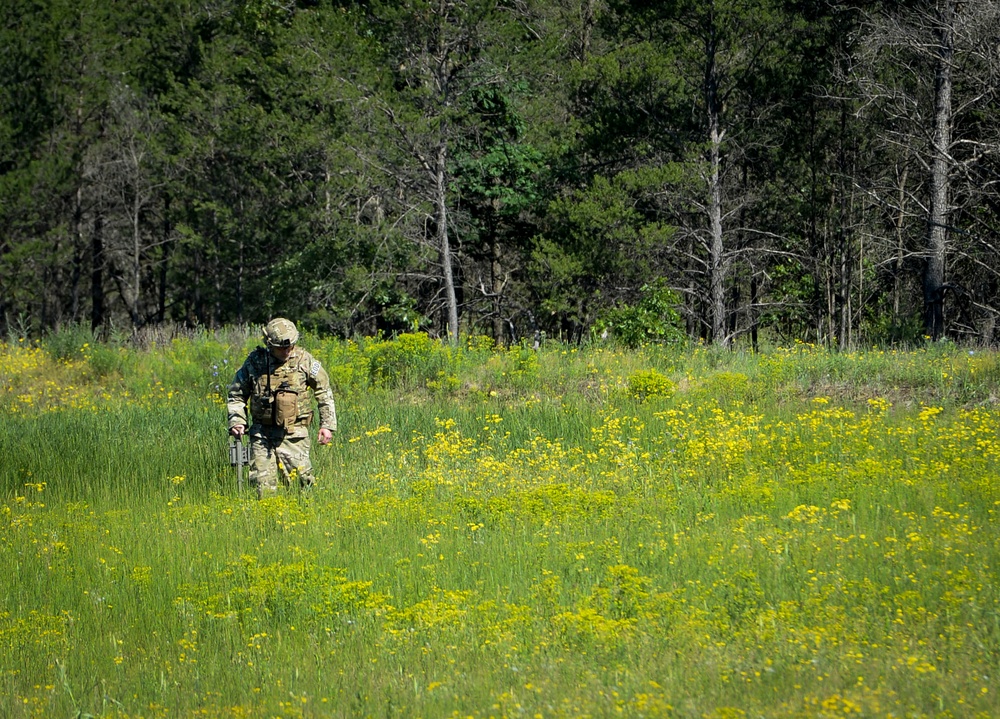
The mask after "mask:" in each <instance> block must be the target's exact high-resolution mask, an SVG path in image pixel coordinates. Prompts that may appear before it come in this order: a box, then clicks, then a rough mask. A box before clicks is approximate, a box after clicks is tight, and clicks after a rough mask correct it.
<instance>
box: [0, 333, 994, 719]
mask: <svg viewBox="0 0 1000 719" xmlns="http://www.w3.org/2000/svg"><path fill="white" fill-rule="evenodd" d="M303 343H304V345H305V346H307V347H308V348H309V349H310V350H311V351H313V352H314V354H316V355H317V356H318V357H319V358H320V359H321V360H322V361H323V362H324V364H325V365H326V366H327V367H328V369H329V371H330V375H331V377H332V379H333V381H334V383H335V385H336V388H337V395H336V399H337V402H338V414H339V417H340V431H339V432H338V433H337V434H336V435H335V439H334V442H333V444H332V445H331V446H329V447H322V448H320V447H315V446H314V449H313V457H314V462H315V464H316V466H317V474H318V478H319V484H318V486H317V488H316V489H315V490H314V491H313V492H312V493H311V494H309V495H306V496H303V495H300V494H299V493H298V492H291V493H288V494H284V495H281V496H279V497H277V498H274V499H268V500H264V501H260V502H258V501H257V500H256V499H255V498H254V495H253V494H252V493H250V492H245V493H242V494H241V493H240V492H239V491H238V489H237V486H236V477H235V471H234V470H233V469H231V468H230V467H229V466H228V455H227V448H226V438H225V434H224V428H223V424H224V411H223V405H222V402H221V398H220V395H219V391H220V388H221V389H224V387H225V385H226V383H227V382H228V381H229V379H230V378H231V376H232V374H233V372H234V370H235V368H236V366H238V364H239V363H240V362H241V361H242V359H243V357H244V356H245V354H246V351H247V350H248V349H249V348H250V347H252V345H253V342H252V340H250V341H248V340H246V338H245V336H243V335H240V334H239V333H237V332H232V333H230V334H228V335H224V336H223V335H215V336H199V337H194V338H187V339H175V340H164V341H161V342H159V343H149V346H146V347H143V348H142V349H136V348H130V347H116V346H113V345H106V344H96V343H93V341H88V339H87V338H86V336H84V335H82V334H81V333H73V332H64V333H62V334H60V335H56V336H54V337H51V338H49V339H48V340H46V341H45V342H43V343H41V344H37V343H36V344H32V343H28V342H23V341H22V342H14V343H8V344H5V345H0V408H2V410H3V414H4V421H3V422H2V423H0V460H2V461H0V490H2V497H0V566H2V567H4V569H5V573H6V576H5V578H4V580H3V582H2V583H0V716H2V717H11V718H17V717H29V716H46V717H50V716H51V717H88V716H90V717H122V718H123V717H195V716H197V717H326V716H333V717H355V716H372V717H394V716H399V717H428V718H430V717H451V716H460V717H466V716H471V717H578V716H579V717H583V716H591V717H605V716H609V717H610V716H629V717H710V718H717V719H722V718H727V719H729V718H733V717H841V716H858V717H995V716H998V715H1000V681H998V676H1000V576H998V568H1000V523H998V516H997V514H998V511H1000V439H998V419H1000V406H998V401H1000V400H998V391H1000V357H998V355H997V354H995V353H991V352H981V351H975V352H970V351H968V350H961V349H957V348H954V347H948V346H941V347H933V348H929V349H926V350H919V351H912V352H890V351H879V350H871V351H868V352H865V353H859V354H848V353H839V354H835V353H828V352H826V351H823V350H819V349H816V348H813V347H810V346H806V345H796V346H794V347H791V348H788V349H773V350H769V351H767V352H764V353H761V354H759V355H747V354H741V353H718V352H715V351H712V350H709V349H705V348H688V349H683V350H681V349H668V348H647V349H644V350H640V351H635V352H623V351H616V350H612V349H606V348H605V349H602V348H596V347H595V348H584V349H575V348H569V347H564V346H561V345H550V346H544V347H543V348H542V349H541V350H539V351H534V350H532V349H530V348H522V347H517V348H513V349H509V350H494V349H493V348H492V347H491V346H490V343H489V342H488V341H486V340H470V341H469V342H468V343H467V345H465V346H463V347H462V348H460V349H456V350H449V349H447V348H444V347H442V346H441V345H439V344H437V343H434V342H431V341H430V340H428V339H427V338H426V337H424V336H419V335H409V336H403V337H401V338H399V339H398V340H396V341H393V342H383V341H376V340H370V341H366V342H360V343H355V342H350V343H348V342H337V341H332V340H320V339H317V338H306V339H305V340H304V341H303Z"/></svg>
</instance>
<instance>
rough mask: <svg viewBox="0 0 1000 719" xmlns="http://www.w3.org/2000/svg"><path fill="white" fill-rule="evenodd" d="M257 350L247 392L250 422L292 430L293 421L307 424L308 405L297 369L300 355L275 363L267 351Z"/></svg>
mask: <svg viewBox="0 0 1000 719" xmlns="http://www.w3.org/2000/svg"><path fill="white" fill-rule="evenodd" d="M258 352H260V353H261V356H259V357H258V358H257V359H258V361H257V362H254V363H253V364H254V369H255V370H256V371H255V373H254V376H253V377H252V382H253V391H252V393H251V395H250V413H251V414H252V415H253V419H254V422H257V423H260V424H263V425H265V426H276V427H282V428H284V430H285V431H286V432H290V431H292V429H294V427H295V425H296V424H300V425H308V424H309V423H310V422H311V421H312V404H311V403H310V401H309V387H308V385H307V384H306V373H305V371H304V370H303V368H301V367H300V366H299V365H300V361H299V360H300V359H301V358H300V357H296V358H291V357H290V358H289V359H288V361H287V362H285V363H284V364H282V365H277V366H276V361H275V360H274V358H273V357H271V356H270V352H268V351H267V350H266V349H265V350H258Z"/></svg>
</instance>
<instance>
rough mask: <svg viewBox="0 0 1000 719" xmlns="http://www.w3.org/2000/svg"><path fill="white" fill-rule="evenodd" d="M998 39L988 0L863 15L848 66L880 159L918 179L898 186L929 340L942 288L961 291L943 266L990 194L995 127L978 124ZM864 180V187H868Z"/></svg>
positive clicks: (940, 317)
mask: <svg viewBox="0 0 1000 719" xmlns="http://www.w3.org/2000/svg"><path fill="white" fill-rule="evenodd" d="M998 37H1000V4H998V3H996V2H994V1H993V0H927V2H924V3H923V4H921V5H918V6H917V7H916V8H907V9H905V10H900V11H898V12H895V13H883V14H873V15H871V16H870V17H869V18H868V22H867V40H866V42H865V43H864V45H863V46H862V48H861V51H860V52H859V54H858V58H857V59H858V61H859V64H858V65H857V66H855V67H854V68H853V71H854V72H853V75H852V78H851V80H852V81H853V82H854V83H855V84H856V86H857V88H858V90H859V98H860V101H861V103H860V109H859V114H860V115H870V116H872V117H873V118H875V126H876V127H878V128H879V132H880V136H881V140H882V149H883V152H885V153H886V156H893V157H896V158H899V157H907V158H910V157H912V158H913V160H914V163H913V168H914V169H915V170H917V173H914V174H918V178H917V181H915V182H913V181H910V182H908V180H907V177H906V176H905V175H904V176H903V177H902V178H901V181H900V182H899V183H898V187H899V191H900V193H905V194H906V195H907V198H906V200H905V201H904V198H903V197H901V198H900V200H899V203H898V204H899V206H900V208H902V207H903V206H904V204H906V205H910V206H913V207H917V208H919V213H918V216H919V218H920V221H921V222H923V223H924V227H925V229H924V238H925V239H924V243H923V247H922V248H920V250H919V252H920V256H921V257H922V259H923V272H922V286H923V323H924V329H925V332H926V334H927V335H928V336H930V337H931V338H933V339H938V338H940V337H941V336H942V335H943V334H944V332H945V330H946V326H947V324H948V322H947V321H948V320H949V318H948V317H946V314H945V301H946V297H947V296H948V294H949V292H951V293H953V294H954V295H955V296H957V297H961V296H963V295H964V294H966V290H965V288H964V287H963V285H962V282H961V277H959V276H957V275H954V273H952V272H951V271H950V264H951V263H953V262H954V260H955V258H956V257H957V256H961V255H962V254H963V252H965V250H964V249H961V248H957V247H956V246H955V245H956V242H958V244H959V245H966V244H968V243H969V242H973V243H974V242H975V238H974V237H973V236H971V235H969V233H968V231H967V230H966V229H965V227H963V226H965V225H968V223H969V222H970V219H971V215H970V212H972V214H974V211H973V208H974V206H975V204H976V203H977V202H978V201H981V198H982V193H983V191H984V190H988V189H989V188H987V187H984V186H983V185H982V184H981V182H979V180H977V179H976V178H981V166H982V164H983V162H984V161H986V160H987V158H989V157H991V156H996V154H997V152H998V149H1000V144H998V138H997V136H996V129H995V123H982V122H978V121H977V120H976V117H977V115H979V114H980V113H983V112H984V111H986V112H989V111H990V110H991V109H992V111H993V112H994V113H995V112H996V110H997V109H998V108H997V102H998V84H1000V74H998V62H997V57H996V56H997V53H998V49H997V41H998ZM885 166H888V167H892V166H899V162H898V161H892V162H890V163H886V165H885ZM872 179H873V178H865V179H863V180H862V182H863V183H865V184H867V186H868V187H876V186H877V185H878V184H879V182H878V181H877V180H876V181H875V182H873V181H872ZM899 217H900V220H901V221H902V218H903V214H902V212H900V215H899ZM901 235H902V232H901V228H898V229H897V237H898V236H901ZM896 254H897V257H900V256H902V254H903V251H902V249H901V248H898V249H897V253H896ZM980 299H983V298H980Z"/></svg>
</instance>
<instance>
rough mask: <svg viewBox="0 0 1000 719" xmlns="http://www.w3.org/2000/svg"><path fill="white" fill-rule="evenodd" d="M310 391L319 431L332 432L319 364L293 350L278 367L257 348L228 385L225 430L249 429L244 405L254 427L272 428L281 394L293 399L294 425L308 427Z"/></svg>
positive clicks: (329, 395)
mask: <svg viewBox="0 0 1000 719" xmlns="http://www.w3.org/2000/svg"><path fill="white" fill-rule="evenodd" d="M310 389H311V390H312V391H313V393H314V394H315V395H316V402H317V404H318V405H319V422H320V427H321V428H322V427H325V428H326V429H329V430H331V431H335V430H336V429H337V411H336V408H335V407H334V404H333V391H332V390H331V389H330V377H329V376H328V375H327V373H326V370H325V369H323V365H321V364H320V363H319V360H317V359H316V358H314V357H313V356H312V355H311V354H309V353H308V352H307V351H305V350H304V349H302V348H301V347H295V348H294V349H293V350H292V353H291V354H290V355H289V356H288V359H287V360H286V361H285V362H283V363H281V364H279V363H278V360H276V359H275V358H274V356H273V355H272V354H271V353H270V352H269V351H268V350H267V349H266V348H264V347H258V348H257V349H255V350H254V351H253V352H251V353H250V356H249V357H247V359H246V362H244V363H243V366H242V367H240V369H239V371H238V372H237V373H236V377H234V378H233V382H232V384H230V385H229V396H228V401H227V406H228V413H229V427H230V428H231V427H234V426H236V425H238V424H242V425H245V426H249V425H250V422H248V421H247V405H248V404H249V408H250V415H251V416H252V417H253V423H254V424H263V425H269V424H272V423H273V409H272V408H273V406H274V399H275V397H276V395H277V394H278V393H279V392H281V391H287V392H291V393H294V395H295V398H294V402H295V405H294V406H295V424H297V425H300V426H304V425H308V424H309V423H310V421H311V420H312V414H313V408H312V402H311V400H310V397H309V391H308V390H310Z"/></svg>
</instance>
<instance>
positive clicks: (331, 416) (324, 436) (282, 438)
mask: <svg viewBox="0 0 1000 719" xmlns="http://www.w3.org/2000/svg"><path fill="white" fill-rule="evenodd" d="M298 340H299V333H298V330H296V329H295V325H294V324H293V323H292V322H291V321H289V320H286V319H284V318H278V319H274V320H271V321H270V322H268V323H267V326H266V327H265V328H264V344H265V345H266V347H258V348H257V349H255V350H254V351H253V352H251V353H250V356H249V357H247V359H246V362H244V363H243V366H242V367H240V369H239V371H238V372H237V373H236V377H235V378H234V379H233V383H232V384H231V385H230V386H229V401H228V408H229V433H230V434H231V435H233V436H234V437H236V438H237V439H239V438H240V437H242V436H243V435H244V433H247V432H248V430H247V403H248V402H249V404H250V414H251V415H252V417H253V424H252V425H250V429H249V434H250V452H251V459H250V483H251V484H253V485H254V486H256V487H257V496H258V498H259V497H263V496H264V495H265V494H274V493H276V492H277V491H278V482H279V480H280V481H281V483H282V484H283V485H285V486H286V487H288V486H291V484H292V481H293V480H296V479H297V480H298V483H299V486H300V487H303V488H307V487H311V486H312V485H313V482H314V478H313V473H312V463H311V462H310V461H309V425H310V424H311V423H312V418H313V407H312V402H311V400H310V398H309V391H308V390H309V389H312V390H313V393H314V394H315V395H316V402H317V403H318V404H319V437H318V439H319V443H320V444H329V442H330V440H331V439H332V438H333V432H334V431H336V429H337V413H336V409H335V408H334V405H333V393H332V392H331V390H330V378H329V377H328V376H327V374H326V370H324V369H323V366H322V365H321V364H320V363H319V360H317V359H315V358H314V357H313V356H312V355H311V354H309V353H308V352H306V351H305V350H304V349H302V348H301V347H298V346H297V345H296V342H298Z"/></svg>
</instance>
